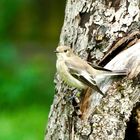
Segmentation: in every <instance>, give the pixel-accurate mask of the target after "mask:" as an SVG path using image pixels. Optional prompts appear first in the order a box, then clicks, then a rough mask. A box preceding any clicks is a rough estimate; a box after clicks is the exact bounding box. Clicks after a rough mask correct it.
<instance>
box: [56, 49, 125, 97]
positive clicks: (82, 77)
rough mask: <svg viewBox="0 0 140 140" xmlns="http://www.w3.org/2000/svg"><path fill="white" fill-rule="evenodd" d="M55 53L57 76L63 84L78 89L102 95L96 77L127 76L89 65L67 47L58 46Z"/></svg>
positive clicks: (120, 72) (123, 72) (122, 72)
mask: <svg viewBox="0 0 140 140" xmlns="http://www.w3.org/2000/svg"><path fill="white" fill-rule="evenodd" d="M55 53H56V54H57V62H56V68H57V71H58V74H59V75H60V77H61V78H62V80H63V81H64V82H66V83H67V84H68V85H70V86H72V87H76V88H78V89H86V88H88V87H90V88H92V89H94V90H96V91H98V92H99V93H100V94H101V95H104V93H103V92H102V91H101V90H100V88H99V87H98V85H97V84H96V77H97V76H99V75H126V74H127V72H126V70H120V71H118V70H117V71H112V70H108V69H105V68H103V67H100V66H95V65H93V64H92V65H91V64H90V63H88V62H87V61H85V60H83V59H81V58H80V57H79V56H77V55H75V54H74V53H73V51H72V49H71V48H70V47H68V46H58V47H57V48H56V51H55Z"/></svg>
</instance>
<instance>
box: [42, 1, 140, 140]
mask: <svg viewBox="0 0 140 140" xmlns="http://www.w3.org/2000/svg"><path fill="white" fill-rule="evenodd" d="M139 20H140V2H139V0H88V1H86V0H79V1H75V0H68V1H67V5H66V10H65V19H64V25H63V27H62V32H61V35H60V43H59V44H60V45H67V46H71V47H72V48H73V49H74V52H75V53H76V54H77V55H79V56H80V57H81V58H83V59H85V60H87V61H89V62H91V63H93V64H99V65H101V66H104V67H106V68H109V69H114V70H120V69H127V70H128V71H129V74H128V76H125V77H101V79H99V80H98V84H99V86H100V88H101V90H102V91H103V92H104V93H105V94H106V96H105V97H104V98H103V97H102V96H101V95H100V94H99V93H97V92H95V91H92V90H91V89H90V88H88V89H87V90H86V91H79V90H77V89H76V90H74V89H73V88H72V87H69V86H68V85H66V84H65V83H63V81H62V80H61V78H60V77H59V75H57V74H56V78H55V83H56V94H55V96H54V101H53V104H52V106H51V110H50V114H49V120H48V126H47V130H46V134H45V140H123V139H125V138H126V128H127V123H128V121H129V118H130V116H131V115H132V110H133V108H135V107H136V104H138V103H139V99H140V94H139V93H140V76H139V72H140V43H139V38H140V33H139V29H140V22H139ZM138 116H139V115H137V118H138ZM137 120H139V119H137ZM138 129H139V128H138ZM137 132H138V131H137Z"/></svg>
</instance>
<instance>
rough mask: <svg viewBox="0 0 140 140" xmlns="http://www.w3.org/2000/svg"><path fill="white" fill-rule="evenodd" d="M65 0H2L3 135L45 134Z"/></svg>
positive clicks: (28, 138)
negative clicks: (56, 48) (55, 50)
mask: <svg viewBox="0 0 140 140" xmlns="http://www.w3.org/2000/svg"><path fill="white" fill-rule="evenodd" d="M64 9H65V0H0V140H41V139H44V132H45V127H46V123H47V117H48V113H49V109H50V105H51V104H52V100H53V95H54V83H53V77H54V73H55V59H56V57H55V54H54V53H53V51H54V49H55V47H56V46H57V44H58V41H59V35H60V31H61V27H62V25H63V18H64Z"/></svg>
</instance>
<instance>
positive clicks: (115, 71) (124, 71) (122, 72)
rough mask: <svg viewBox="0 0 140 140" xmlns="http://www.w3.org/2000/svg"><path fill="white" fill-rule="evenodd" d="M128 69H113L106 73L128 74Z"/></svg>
mask: <svg viewBox="0 0 140 140" xmlns="http://www.w3.org/2000/svg"><path fill="white" fill-rule="evenodd" d="M127 74H128V71H127V69H124V70H111V71H110V72H106V73H105V75H127Z"/></svg>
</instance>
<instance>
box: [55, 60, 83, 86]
mask: <svg viewBox="0 0 140 140" xmlns="http://www.w3.org/2000/svg"><path fill="white" fill-rule="evenodd" d="M56 67H57V71H58V74H59V75H60V77H61V78H62V80H63V81H64V82H66V83H67V84H68V85H70V86H72V87H76V88H79V89H85V88H86V85H84V84H83V83H82V82H80V81H79V80H77V79H76V78H74V77H73V76H72V75H71V74H70V73H69V72H68V68H67V67H66V65H65V63H64V62H63V61H61V63H60V61H57V63H56Z"/></svg>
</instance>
